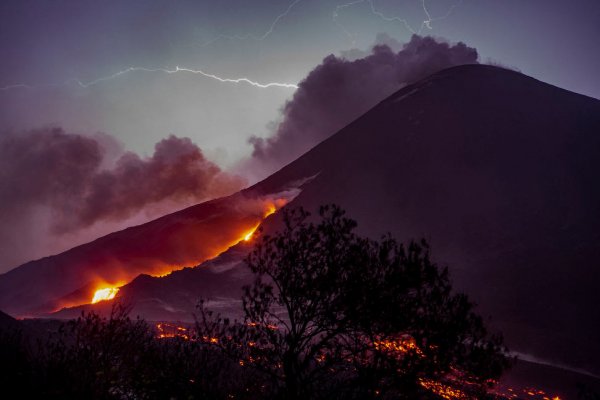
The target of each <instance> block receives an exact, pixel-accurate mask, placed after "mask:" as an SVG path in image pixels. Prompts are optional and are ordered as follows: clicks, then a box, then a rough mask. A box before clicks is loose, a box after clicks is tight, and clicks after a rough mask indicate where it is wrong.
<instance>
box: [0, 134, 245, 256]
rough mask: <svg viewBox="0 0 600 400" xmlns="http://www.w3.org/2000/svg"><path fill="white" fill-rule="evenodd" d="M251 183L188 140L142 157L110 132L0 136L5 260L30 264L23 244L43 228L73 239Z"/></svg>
mask: <svg viewBox="0 0 600 400" xmlns="http://www.w3.org/2000/svg"><path fill="white" fill-rule="evenodd" d="M244 185H245V181H244V180H243V179H242V178H240V177H238V176H235V175H231V174H228V173H225V172H223V171H221V169H220V168H219V167H218V166H217V165H216V164H214V163H212V162H211V161H209V160H207V159H206V158H205V157H204V155H203V154H202V151H201V150H200V148H198V147H197V146H196V145H195V144H193V143H192V142H191V140H190V139H187V138H178V137H175V136H169V137H168V138H166V139H163V140H161V141H160V142H158V143H157V144H156V145H155V149H154V154H153V155H152V156H150V157H140V156H139V155H137V154H135V153H132V152H125V151H124V150H123V149H122V147H121V145H120V144H119V143H118V142H117V141H116V140H115V139H114V138H112V137H111V136H109V135H106V134H97V135H94V136H84V135H77V134H70V133H66V132H64V131H63V130H62V129H60V128H47V129H40V130H34V131H30V132H25V133H19V134H15V133H10V134H5V135H3V136H2V137H0V217H1V220H2V221H3V224H2V226H0V239H1V240H0V254H2V257H1V259H0V263H9V262H10V261H12V260H19V261H23V259H22V258H23V257H22V256H23V255H22V252H23V249H22V248H21V247H23V246H21V245H18V244H17V245H15V242H29V240H28V239H29V234H30V233H33V232H35V231H40V230H43V229H40V228H42V227H45V228H47V229H45V230H44V231H45V234H46V235H48V233H50V234H52V235H64V234H73V233H76V232H78V231H80V230H83V229H86V228H89V227H91V226H92V225H94V224H96V223H98V222H107V221H116V222H122V221H124V220H126V219H127V218H130V217H133V216H135V215H137V214H139V213H140V212H141V211H146V212H147V214H149V215H154V216H155V215H157V213H159V212H167V211H173V210H175V209H178V208H182V207H186V206H189V205H192V204H195V203H198V202H200V201H203V200H206V199H209V198H214V197H218V196H223V195H226V194H230V193H232V192H235V191H237V190H239V189H240V188H242V187H243V186H244ZM34 242H35V241H34ZM32 251H33V253H35V249H31V248H30V249H29V252H30V253H31V252H32ZM13 266H14V265H13Z"/></svg>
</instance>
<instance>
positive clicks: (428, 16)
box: [332, 0, 463, 45]
mask: <svg viewBox="0 0 600 400" xmlns="http://www.w3.org/2000/svg"><path fill="white" fill-rule="evenodd" d="M420 2H421V8H422V9H423V13H424V14H425V19H424V20H423V21H422V22H421V26H420V27H419V29H414V28H413V27H412V26H411V25H410V24H409V22H408V21H407V20H406V19H404V18H400V17H397V16H388V15H385V14H384V13H383V12H381V11H379V10H377V9H376V8H375V0H355V1H352V2H350V3H344V4H339V5H337V6H336V7H335V9H334V11H333V16H332V19H333V22H334V23H335V24H336V25H337V26H339V27H340V28H341V29H342V31H343V32H344V33H345V34H346V36H348V38H349V39H350V40H351V41H352V44H353V45H354V44H355V43H356V40H355V38H356V34H352V33H351V32H350V31H349V30H348V29H347V28H346V27H345V26H344V25H343V24H341V23H340V22H339V20H338V18H339V13H340V11H341V10H343V9H344V8H348V7H352V6H355V5H357V4H364V3H366V4H368V5H369V8H370V11H371V14H373V15H375V16H376V17H378V18H380V19H381V20H383V21H386V22H399V23H401V24H402V25H403V26H404V28H406V29H407V30H408V31H409V32H411V33H412V34H416V35H420V34H421V33H422V32H423V30H424V29H425V28H426V29H429V30H432V29H433V27H432V26H431V24H432V23H433V22H435V21H440V20H443V19H446V18H448V17H449V16H450V15H451V14H452V13H453V12H454V10H455V9H456V8H457V7H458V6H460V5H461V4H462V2H463V0H458V1H457V2H456V3H454V4H453V5H452V6H451V7H450V8H449V9H448V11H446V13H445V14H444V15H441V16H439V17H432V16H431V13H430V12H429V9H428V8H427V4H426V2H425V0H420Z"/></svg>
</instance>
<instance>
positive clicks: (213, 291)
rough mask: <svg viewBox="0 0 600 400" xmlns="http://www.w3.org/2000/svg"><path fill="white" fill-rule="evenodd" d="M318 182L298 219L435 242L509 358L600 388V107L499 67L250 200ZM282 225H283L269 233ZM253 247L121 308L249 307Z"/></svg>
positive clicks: (402, 94) (359, 129)
mask: <svg viewBox="0 0 600 400" xmlns="http://www.w3.org/2000/svg"><path fill="white" fill-rule="evenodd" d="M308 177H314V178H313V179H311V180H308V181H306V182H305V183H304V184H302V185H301V192H300V194H299V195H297V197H295V198H294V200H293V201H291V202H290V203H289V204H288V206H303V207H305V208H307V209H309V210H315V209H316V207H317V206H318V205H321V204H324V203H336V204H339V205H340V206H341V207H343V208H344V209H346V210H347V212H348V215H349V216H350V217H352V218H354V219H356V220H357V222H358V233H360V234H363V235H368V236H371V237H374V238H378V237H379V236H380V235H381V234H383V233H386V232H390V233H391V234H392V235H394V236H395V237H396V238H397V239H399V240H400V241H407V240H410V239H418V238H422V237H424V238H426V239H427V240H428V241H429V242H430V244H431V245H432V255H433V257H434V259H435V260H436V261H437V262H438V263H439V264H441V265H447V266H448V267H449V269H450V272H451V276H452V279H453V282H454V286H455V288H456V289H457V290H459V291H464V292H466V293H467V294H468V295H469V296H470V297H471V298H472V299H474V300H475V301H476V302H477V303H478V304H479V306H478V309H479V312H480V313H481V314H483V315H484V316H490V317H491V318H492V320H491V326H492V328H493V329H498V330H500V331H501V332H503V334H504V336H505V339H506V342H507V344H508V345H509V347H510V348H511V349H512V350H514V351H517V352H519V353H521V354H526V355H530V356H531V357H538V358H540V359H544V360H549V361H553V362H555V363H562V364H567V365H571V366H577V367H578V368H580V369H585V370H588V371H592V372H593V373H595V374H600V363H599V362H598V360H599V359H600V341H599V340H598V338H599V327H600V307H598V304H600V291H599V290H598V270H599V267H600V261H599V260H600V258H599V257H600V241H599V239H600V238H599V236H600V231H599V230H598V226H600V225H599V222H600V208H599V207H598V205H599V204H600V186H599V185H598V183H597V182H599V181H600V101H598V100H595V99H592V98H589V97H585V96H582V95H578V94H575V93H571V92H568V91H566V90H563V89H560V88H557V87H554V86H551V85H548V84H545V83H543V82H540V81H537V80H535V79H533V78H530V77H527V76H525V75H523V74H520V73H517V72H513V71H509V70H505V69H501V68H497V67H491V66H483V65H469V66H460V67H454V68H450V69H447V70H444V71H441V72H439V73H436V74H434V75H432V76H430V77H429V78H427V79H425V80H422V81H420V82H418V83H416V84H414V85H411V86H407V87H405V88H404V89H402V90H400V91H398V92H397V93H395V94H394V95H392V96H390V97H389V98H387V99H386V100H384V101H382V102H381V103H379V104H378V105H377V106H375V107H374V108H373V109H371V110H370V111H369V112H367V113H366V114H365V115H363V116H362V117H360V118H358V119H357V120H355V121H354V122H353V123H351V124H350V125H348V126H347V127H345V128H344V129H342V130H341V131H339V132H338V133H336V134H335V135H333V136H331V137H330V138H329V139H327V140H325V141H324V142H322V143H321V144H319V145H317V146H316V147H315V148H313V149H312V150H310V151H309V152H307V153H306V154H304V155H303V156H302V157H300V158H299V159H297V160H296V161H294V162H292V163H290V164H289V165H287V166H286V167H284V168H283V169H281V170H280V171H278V172H276V173H274V174H273V175H271V176H270V177H268V178H267V179H265V180H264V181H262V182H259V183H258V184H256V185H254V186H253V187H250V188H248V189H246V190H245V191H243V192H242V193H240V195H242V196H243V197H247V198H254V197H260V196H263V195H265V194H269V193H278V192H281V191H284V190H286V189H287V188H289V187H290V185H291V182H301V181H302V180H303V179H306V178H308ZM218 201H219V200H217V202H218ZM278 226H279V216H278V215H277V214H276V215H274V216H273V217H271V218H269V219H268V220H266V221H265V222H264V229H265V231H266V232H272V231H274V230H276V229H278ZM150 233H151V232H149V234H150ZM140 240H142V239H140ZM244 248H246V249H247V248H249V246H247V245H245V247H244ZM244 248H242V247H240V246H236V247H235V248H233V249H231V250H230V251H229V252H227V253H226V254H224V255H222V256H221V257H219V258H217V259H215V260H213V261H211V262H210V263H209V264H207V265H206V266H204V267H203V266H200V267H198V268H194V269H186V270H183V271H178V272H174V273H172V274H171V275H169V276H167V277H164V278H150V277H148V276H140V277H138V278H137V279H135V280H134V281H133V282H131V283H130V284H129V285H126V286H125V287H123V288H122V290H121V292H120V294H121V295H122V296H121V297H122V298H123V299H126V300H127V301H128V302H133V303H134V304H136V305H138V306H139V307H138V308H137V309H136V310H135V312H136V313H139V314H141V315H142V316H149V317H152V318H154V319H157V318H158V317H159V316H160V315H163V316H164V317H165V319H166V318H168V317H169V316H170V315H175V314H169V313H168V311H172V310H175V311H177V315H178V316H181V315H183V314H185V313H189V314H188V315H191V313H192V312H193V305H194V301H192V300H191V299H196V298H198V297H200V296H203V297H207V296H208V297H211V296H212V297H221V298H219V299H217V300H218V304H224V303H226V302H227V299H228V298H231V299H239V294H240V293H241V292H240V291H239V290H236V288H238V287H240V286H241V284H242V283H243V282H245V281H247V280H248V274H246V273H244V271H243V268H244V267H243V263H241V262H239V260H240V259H241V257H242V255H243V254H244V253H245V252H244V251H243V250H244ZM105 250H106V251H108V252H110V248H107V249H105ZM236 260H237V261H236ZM35 273H36V271H34V270H31V274H32V275H31V276H34V275H35ZM103 303H105V304H103V305H102V307H107V306H108V305H109V303H110V302H103ZM231 304H234V303H231ZM237 304H238V305H239V303H237ZM72 311H73V312H75V311H77V312H78V311H79V309H76V310H72ZM161 313H162V314H161ZM59 315H63V316H68V315H70V314H68V313H66V314H64V313H63V314H59ZM71 315H72V314H71Z"/></svg>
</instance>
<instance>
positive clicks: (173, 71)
mask: <svg viewBox="0 0 600 400" xmlns="http://www.w3.org/2000/svg"><path fill="white" fill-rule="evenodd" d="M130 72H162V73H165V74H176V73H179V72H183V73H186V72H187V73H190V74H198V75H202V76H204V77H206V78H210V79H214V80H216V81H219V82H223V83H246V84H248V85H251V86H255V87H258V88H261V89H267V88H271V87H280V88H288V89H297V88H298V85H296V84H294V83H281V82H269V83H259V82H256V81H253V80H251V79H249V78H222V77H220V76H217V75H214V74H209V73H208V72H204V71H202V70H199V69H191V68H181V67H178V66H177V67H175V68H174V69H166V68H144V67H129V68H127V69H124V70H122V71H119V72H115V73H114V74H112V75H109V76H106V77H103V78H98V79H95V80H93V81H89V82H83V81H81V80H79V79H71V80H69V81H67V82H75V83H76V84H78V85H79V86H81V87H84V88H88V87H90V86H93V85H96V84H98V83H101V82H104V81H108V80H111V79H115V78H117V77H119V76H121V75H125V74H127V73H130Z"/></svg>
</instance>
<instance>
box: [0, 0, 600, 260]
mask: <svg viewBox="0 0 600 400" xmlns="http://www.w3.org/2000/svg"><path fill="white" fill-rule="evenodd" d="M0 18H1V23H0V59H1V60H2V62H0V139H2V138H3V137H8V136H9V135H11V137H20V136H19V135H26V134H28V133H30V132H32V130H33V131H35V130H38V131H39V130H44V129H49V127H53V128H60V130H61V132H63V133H64V134H82V135H87V136H89V135H97V134H98V133H99V132H100V133H103V134H107V135H108V136H107V135H103V136H102V137H103V138H104V139H102V140H103V143H104V146H105V147H106V148H107V149H108V150H106V151H105V153H107V154H109V155H110V153H111V151H112V152H113V153H115V154H116V155H114V157H113V158H115V159H116V158H117V157H119V156H120V154H122V153H123V152H124V151H125V150H129V151H132V152H134V153H136V154H138V155H139V157H140V160H142V161H143V162H146V161H148V159H147V157H153V155H154V156H156V157H155V158H153V159H152V160H150V161H148V165H149V163H151V162H154V161H157V160H158V161H160V157H158V156H157V153H155V145H156V144H157V143H158V142H160V141H161V140H163V139H165V138H167V137H169V135H171V134H172V135H175V136H176V137H178V138H190V139H191V142H190V141H185V142H177V141H176V140H175V139H173V138H172V140H171V141H167V142H164V146H163V147H162V149H163V153H164V154H169V156H168V157H170V155H172V154H174V153H173V152H175V153H177V152H180V153H181V152H183V153H185V152H186V151H187V150H186V149H188V148H190V147H191V146H197V147H198V149H201V152H202V154H203V155H202V156H200V155H198V157H205V158H206V160H205V161H206V162H207V163H209V164H210V167H211V168H212V167H213V166H214V167H215V168H217V169H218V168H221V169H222V171H223V173H231V174H236V175H239V178H241V180H242V181H236V179H237V178H238V177H231V179H230V177H227V179H225V180H223V179H221V177H220V176H219V177H218V179H220V180H219V181H218V182H219V185H220V186H219V190H213V191H212V192H210V193H208V194H207V193H205V192H203V194H202V195H203V196H204V197H211V196H215V195H217V194H219V195H222V194H223V193H225V192H227V190H226V189H223V188H224V187H226V188H233V189H237V188H238V186H239V187H241V186H243V185H244V182H245V183H246V184H247V183H252V182H253V181H255V180H256V179H258V178H260V177H261V176H264V175H265V174H266V173H268V172H269V171H268V170H262V171H261V172H260V173H258V174H254V175H253V174H251V173H248V170H247V168H246V166H247V163H245V160H246V159H247V158H248V157H249V156H250V154H251V153H252V151H253V145H252V143H256V140H260V138H265V139H267V138H269V137H270V136H272V135H273V134H274V132H276V130H277V126H278V123H279V122H280V121H281V120H282V108H283V107H284V105H285V103H286V101H287V100H290V99H292V96H293V95H294V92H295V86H296V85H298V84H300V82H301V81H302V80H303V79H304V78H305V77H307V75H308V74H309V73H310V72H311V71H312V70H313V69H315V67H316V66H317V65H319V64H320V63H321V62H322V60H323V59H324V57H326V56H328V55H329V54H333V55H336V56H337V57H345V58H347V59H353V58H356V57H362V56H364V54H367V53H363V52H364V51H369V49H370V48H371V47H372V46H373V45H374V44H376V43H377V42H386V43H392V47H394V45H396V46H397V48H396V49H395V50H398V49H400V48H401V45H400V43H407V42H409V41H410V40H411V37H412V35H413V34H419V35H431V36H433V37H435V38H439V40H441V41H444V40H445V41H448V42H450V43H451V44H454V43H456V42H459V41H460V42H464V43H465V44H466V45H467V46H469V47H470V48H474V49H476V51H477V53H478V55H479V62H484V63H485V62H491V63H497V64H500V65H503V66H507V67H509V68H512V69H517V70H519V71H521V72H523V73H525V74H527V75H530V76H533V77H535V78H537V79H540V80H542V81H545V82H548V83H551V84H553V85H556V86H559V87H562V88H565V89H568V90H571V91H574V92H577V93H581V94H585V95H588V96H592V97H595V98H600V79H599V78H598V71H600V51H599V49H600V2H599V1H597V0H578V1H570V0H569V1H567V0H563V1H557V0H554V1H550V0H504V1H495V0H463V1H460V0H428V1H425V0H423V1H418V0H403V1H401V0H396V1H393V0H356V1H353V2H347V3H344V2H343V1H330V0H292V1H287V0H278V1H273V0H271V1H268V0H255V1H241V0H227V1H210V2H208V1H203V0H198V1H182V0H178V1H172V0H171V1H166V0H165V1H142V0H131V1H122V0H119V1H96V0H93V1H92V0H69V1H66V0H55V1H31V0H4V1H2V2H1V3H0ZM178 68H179V70H178ZM182 69H183V70H182ZM240 79H242V80H240ZM390 88H392V89H394V88H395V87H394V86H393V85H391V86H390ZM330 133H333V132H330ZM251 138H254V139H252V140H250V139H251ZM115 139H116V140H115ZM251 141H252V143H251ZM34 142H36V141H34ZM36 143H37V142H36ZM111 146H112V147H111ZM186 146H187V147H186ZM22 148H24V149H27V147H26V146H25V147H23V146H22ZM111 149H112V150H111ZM115 149H116V150H115ZM0 150H1V149H0ZM113 150H114V151H113ZM25 151H26V150H25ZM199 152H200V150H198V154H200V153H199ZM11 154H12V153H11ZM14 154H17V153H14ZM18 154H19V157H20V158H19V157H18V158H19V160H20V159H22V158H23V153H18ZM161 154H162V153H161ZM99 157H100V161H98V165H100V164H110V162H111V158H110V157H108V156H107V157H106V159H104V158H102V157H104V155H103V156H99ZM161 157H162V156H161ZM164 157H167V156H164ZM168 157H167V158H168ZM112 161H114V160H112ZM158 161H157V162H158ZM0 162H1V161H0ZM136 162H137V161H136ZM203 162H204V161H203ZM8 163H9V161H6V160H4V164H2V167H3V168H4V171H3V175H2V179H1V180H0V195H3V196H5V197H6V196H8V195H7V193H10V194H11V195H12V193H13V192H15V191H16V192H19V191H23V190H25V189H23V190H21V189H19V188H17V189H18V190H17V189H15V186H14V182H15V181H16V179H17V178H19V176H16V177H15V176H14V175H19V174H20V171H21V170H20V169H19V168H21V167H15V166H14V165H13V164H10V165H9V164H8ZM212 163H214V165H213V164H212ZM19 165H21V164H19ZM23 165H29V164H23ZM77 165H79V164H76V163H75V164H73V165H72V166H69V167H68V169H70V170H72V169H73V168H75V169H76V168H78V167H77ZM144 165H146V164H144ZM23 168H29V167H23ZM90 168H91V169H94V168H96V166H95V164H91V166H90ZM6 171H9V172H10V175H11V176H8V175H9V172H6ZM190 171H192V172H193V170H190ZM190 171H188V172H190ZM30 172H31V171H28V173H30ZM117 175H118V174H115V176H117ZM23 176H25V177H26V176H28V175H27V174H26V173H25V172H24V173H23ZM119 176H120V175H118V176H117V177H116V178H115V177H112V178H114V179H118V177H119ZM215 176H216V175H215ZM70 179H71V178H69V179H67V181H68V185H66V186H64V187H66V188H69V187H70V186H69V185H73V184H72V181H71V180H70ZM211 179H212V178H211ZM215 179H216V178H215ZM243 179H245V181H243ZM59 181H60V179H59ZM224 181H226V183H223V182H224ZM211 182H212V181H211ZM211 184H212V183H211ZM17 186H18V185H17ZM233 189H232V190H233ZM27 190H30V188H27ZM49 190H50V189H49ZM53 190H55V189H53ZM85 190H88V189H81V191H82V193H83V191H85ZM63 191H65V190H64V189H63ZM67 191H68V190H67ZM19 193H20V192H19ZM31 193H33V195H36V196H37V194H36V193H34V192H31ZM31 193H30V194H31ZM67 194H68V193H67ZM33 195H32V196H33ZM42 196H45V194H39V197H40V198H41V197H42ZM199 198H200V197H197V198H194V199H192V200H193V201H191V203H193V202H194V201H196V200H197V199H199ZM61 201H63V199H62V198H57V197H56V196H54V197H53V200H52V202H41V203H40V204H37V203H35V202H32V203H31V205H27V207H26V205H23V204H25V203H24V202H23V200H22V198H20V197H18V195H15V198H14V201H13V203H14V204H17V205H18V207H17V206H15V205H14V204H13V205H10V203H7V204H9V205H6V206H5V205H4V204H3V208H4V210H3V212H2V214H1V215H2V217H3V219H4V221H3V222H6V221H7V219H8V220H9V221H10V219H9V216H10V215H20V216H22V215H23V214H21V212H24V211H23V209H24V207H25V208H27V218H21V220H28V221H30V222H31V220H36V221H38V222H39V221H40V220H44V221H46V220H48V218H54V217H53V216H54V215H55V214H56V213H57V211H56V210H57V209H61V207H60V206H59V207H57V206H56V204H57V203H60V202H61ZM28 204H29V203H28ZM61 204H62V203H61ZM182 204H183V203H182ZM139 206H140V208H141V207H145V206H146V204H145V203H144V204H139ZM11 207H13V208H14V210H16V209H17V208H19V210H20V211H19V212H16V211H14V210H12V209H11ZM44 207H47V208H48V207H49V208H50V209H51V212H50V214H44V213H42V214H43V215H44V217H43V218H42V217H40V215H41V214H39V212H41V211H40V210H41V209H43V208H44ZM69 207H72V208H77V207H78V206H77V205H70V206H65V207H63V208H66V211H65V210H64V209H63V210H59V211H60V212H69V210H68V208H69ZM132 207H135V205H134V206H132ZM169 210H170V209H169V208H168V207H166V208H165V207H163V208H160V210H159V211H156V212H155V213H154V214H153V215H156V214H157V213H159V212H164V211H169ZM32 215H33V216H32ZM48 215H51V216H52V217H48ZM121 217H123V216H121ZM125 217H127V218H130V217H135V215H133V214H131V213H130V214H127V215H125ZM138 217H139V216H138ZM102 218H104V217H102ZM111 218H112V217H111ZM119 218H120V217H119ZM119 218H112V219H111V221H112V222H111V223H113V224H112V225H110V224H109V225H106V226H104V228H102V227H99V226H95V229H94V230H92V231H89V232H88V233H86V234H81V231H80V228H81V226H77V228H73V226H75V225H77V224H75V223H71V222H69V224H70V225H69V224H66V225H65V224H64V223H63V222H64V221H61V224H58V225H57V224H55V223H50V222H49V223H47V224H46V225H48V226H50V227H51V228H52V229H51V231H52V232H54V233H55V234H56V235H55V240H54V241H53V242H52V243H50V242H43V243H42V241H43V240H42V239H41V237H42V236H44V235H45V232H46V231H45V230H39V229H38V233H39V234H37V236H36V235H34V234H33V233H32V232H33V230H34V228H32V226H31V223H29V222H28V223H25V222H24V223H23V224H21V225H22V226H21V225H19V224H17V227H16V228H15V225H13V228H14V229H16V230H17V231H18V232H23V234H26V235H29V236H31V240H32V241H33V242H34V243H37V242H39V243H40V245H39V247H38V250H37V251H33V253H32V254H29V253H28V254H27V255H24V254H23V251H22V250H19V249H16V250H15V251H12V250H13V249H15V244H14V240H11V239H10V236H13V235H14V231H12V232H9V231H6V230H4V231H0V241H2V242H3V243H2V246H0V252H3V251H4V254H1V256H0V271H2V270H6V269H8V267H9V266H11V267H12V266H14V264H15V263H18V262H23V261H25V260H26V259H27V257H34V256H42V255H47V254H49V253H52V252H54V251H59V250H62V249H65V248H68V247H69V246H70V245H73V244H76V243H78V242H81V241H83V240H88V239H91V238H93V237H96V236H97V235H98V234H101V233H107V232H108V231H110V230H111V229H114V228H115V227H122V226H123V222H122V221H124V219H123V218H120V219H119ZM145 219H147V218H145V217H139V218H138V219H135V218H134V219H129V220H128V222H127V223H130V222H131V221H138V222H139V221H141V220H145ZM21 220H19V221H21ZM15 221H16V220H15ZM94 221H96V220H93V221H92V222H94ZM115 221H120V222H121V225H119V224H116V225H115V224H114V223H115ZM13 222H14V221H13ZM92 222H90V223H89V224H87V225H85V228H86V229H87V228H90V226H92V227H93V224H92ZM15 223H16V222H15ZM41 225H42V226H46V225H44V223H42V224H41ZM67 225H68V226H67ZM57 226H59V228H57ZM65 226H67V228H65ZM42 233H44V235H42ZM66 233H68V234H69V235H71V236H68V235H67V236H65V235H66ZM75 236H76V237H77V238H78V239H77V240H75V239H73V237H75ZM44 240H47V239H44ZM36 241H37V242H36ZM17 247H18V246H17ZM9 248H10V249H11V252H10V254H8V250H7V249H9Z"/></svg>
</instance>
